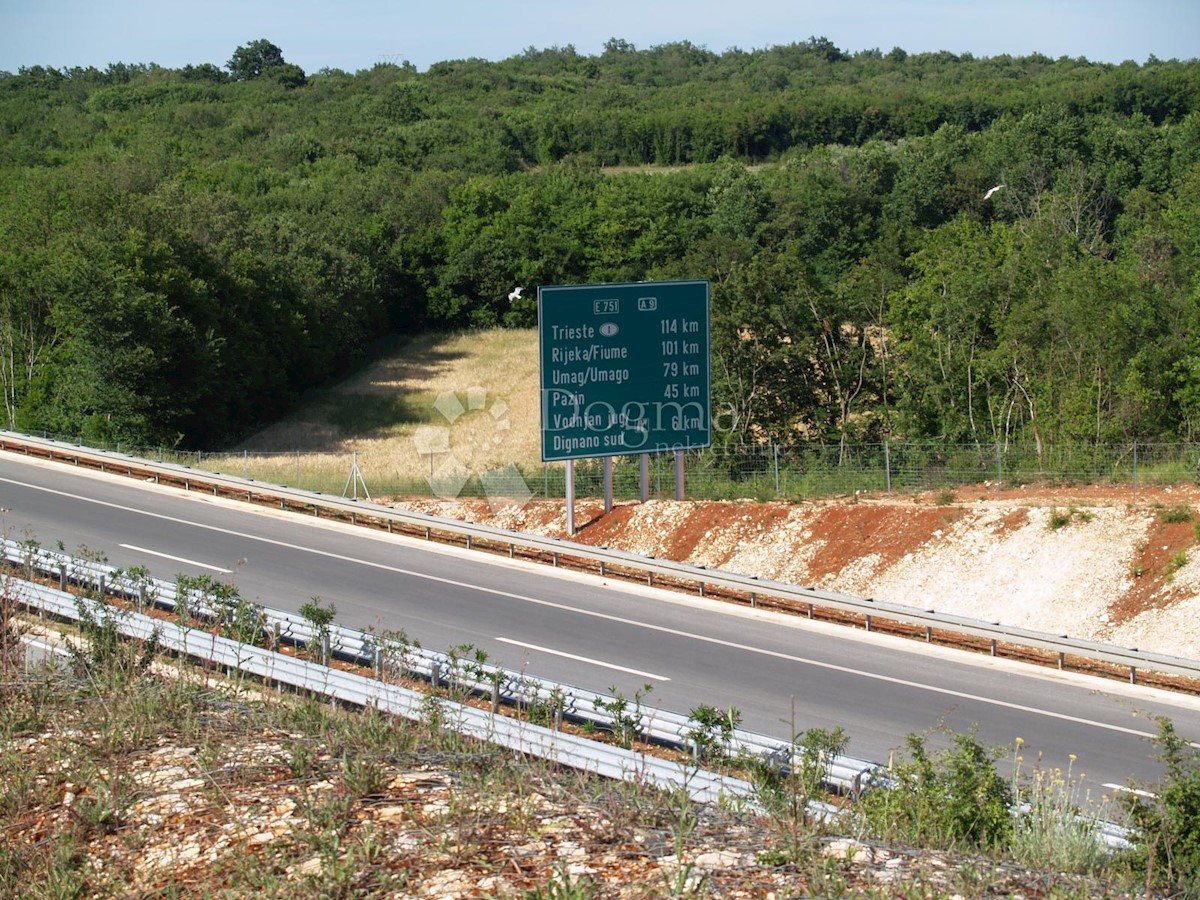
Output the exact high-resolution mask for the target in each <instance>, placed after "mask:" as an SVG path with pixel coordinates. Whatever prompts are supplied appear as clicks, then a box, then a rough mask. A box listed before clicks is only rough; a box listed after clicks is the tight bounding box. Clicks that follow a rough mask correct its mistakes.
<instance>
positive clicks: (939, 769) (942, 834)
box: [861, 730, 1013, 849]
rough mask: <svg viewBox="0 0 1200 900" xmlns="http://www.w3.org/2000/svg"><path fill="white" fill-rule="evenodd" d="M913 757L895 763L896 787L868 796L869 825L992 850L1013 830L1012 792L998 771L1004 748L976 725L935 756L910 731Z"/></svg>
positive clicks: (919, 840)
mask: <svg viewBox="0 0 1200 900" xmlns="http://www.w3.org/2000/svg"><path fill="white" fill-rule="evenodd" d="M907 743H908V754H909V757H910V758H909V759H908V760H906V761H902V762H900V763H897V764H895V765H893V767H892V771H891V776H892V778H893V779H894V782H895V785H896V787H895V789H894V790H890V791H872V792H870V793H868V794H866V795H865V796H864V797H863V798H862V803H861V813H862V815H863V817H864V820H865V823H866V825H867V827H868V829H869V830H870V831H871V832H873V833H874V834H875V835H876V836H878V837H880V838H882V839H884V840H900V841H903V842H905V843H912V844H924V845H926V846H933V847H955V848H960V847H965V848H976V849H989V848H992V847H995V846H997V845H1000V844H1002V843H1006V842H1007V840H1008V838H1009V836H1010V835H1011V833H1012V828H1013V821H1012V813H1011V808H1012V799H1013V798H1012V791H1011V789H1010V787H1009V784H1008V782H1006V781H1005V780H1004V779H1003V778H1001V777H1000V775H999V773H997V771H996V765H995V763H996V760H997V759H999V758H1000V756H1001V755H1002V751H999V750H994V749H987V748H985V747H983V746H982V745H980V744H979V742H978V741H976V739H975V732H974V730H972V731H971V732H969V733H967V734H955V735H953V736H952V742H951V746H950V747H948V748H946V749H945V750H942V751H940V752H938V753H936V754H934V755H932V756H931V755H930V754H929V752H928V751H927V750H926V749H925V740H924V738H922V737H921V736H920V735H916V734H910V735H909V736H908V741H907Z"/></svg>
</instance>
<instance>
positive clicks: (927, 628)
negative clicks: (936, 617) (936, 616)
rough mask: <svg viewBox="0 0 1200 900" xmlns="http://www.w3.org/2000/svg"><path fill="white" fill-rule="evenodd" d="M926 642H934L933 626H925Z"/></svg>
mask: <svg viewBox="0 0 1200 900" xmlns="http://www.w3.org/2000/svg"><path fill="white" fill-rule="evenodd" d="M925 643H927V644H932V643H933V628H931V627H930V626H928V625H926V626H925Z"/></svg>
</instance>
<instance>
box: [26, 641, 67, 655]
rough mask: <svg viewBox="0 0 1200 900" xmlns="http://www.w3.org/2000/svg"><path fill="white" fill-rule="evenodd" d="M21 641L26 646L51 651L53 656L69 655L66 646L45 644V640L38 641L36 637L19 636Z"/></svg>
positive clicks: (46, 651)
mask: <svg viewBox="0 0 1200 900" xmlns="http://www.w3.org/2000/svg"><path fill="white" fill-rule="evenodd" d="M21 642H22V643H24V644H25V646H26V647H32V648H33V649H34V650H41V651H42V652H43V653H53V654H54V655H55V656H70V655H71V652H70V651H69V650H67V648H66V647H61V646H59V645H58V644H47V643H46V642H45V641H39V640H38V639H37V638H30V637H25V638H21Z"/></svg>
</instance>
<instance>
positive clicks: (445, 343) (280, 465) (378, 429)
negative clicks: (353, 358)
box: [205, 329, 541, 491]
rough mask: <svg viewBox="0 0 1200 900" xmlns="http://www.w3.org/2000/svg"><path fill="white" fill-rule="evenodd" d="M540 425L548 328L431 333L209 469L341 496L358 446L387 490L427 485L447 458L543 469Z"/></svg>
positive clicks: (480, 465) (371, 476)
mask: <svg viewBox="0 0 1200 900" xmlns="http://www.w3.org/2000/svg"><path fill="white" fill-rule="evenodd" d="M539 427H540V420H539V413H538V360H537V332H536V330H534V329H521V330H511V329H494V330H490V331H477V332H470V333H461V334H440V335H421V336H419V337H416V338H414V339H412V340H410V341H407V342H405V343H404V344H403V345H401V346H399V347H398V349H395V350H393V351H391V352H388V353H386V354H384V355H382V356H380V357H379V358H377V359H375V360H374V361H373V362H371V363H370V364H368V365H367V366H365V367H364V368H363V369H362V370H361V371H359V372H358V373H356V374H355V375H353V376H352V377H350V378H348V379H346V380H345V381H343V382H341V383H340V384H337V385H335V386H333V387H330V388H327V389H325V390H322V391H320V392H316V393H314V395H313V396H312V397H311V398H308V399H307V400H306V401H305V403H304V404H302V406H301V407H300V408H299V409H298V410H297V411H296V412H295V413H293V414H292V415H291V416H289V417H288V418H287V419H286V420H284V421H281V422H278V423H276V424H274V425H271V426H270V427H268V428H265V429H263V430H262V431H260V432H257V433H256V434H253V435H251V436H250V437H248V438H247V439H246V440H245V441H243V442H242V443H241V444H239V445H238V446H237V447H236V448H234V450H233V452H231V453H230V454H228V455H227V456H225V457H224V458H210V459H206V462H205V467H206V468H216V469H218V470H220V471H226V472H231V473H237V474H247V475H249V476H250V477H254V478H258V479H260V480H263V481H272V482H277V483H282V484H293V485H296V484H298V485H299V486H302V487H310V486H312V487H317V489H319V490H338V491H340V490H341V485H337V486H336V487H335V484H336V482H338V480H339V479H340V480H341V481H342V482H343V483H344V482H345V480H346V479H347V477H348V473H349V471H350V461H351V459H352V454H355V453H356V454H357V461H358V466H359V469H360V471H361V472H362V474H363V477H364V479H365V481H366V483H367V485H368V487H369V488H370V489H371V490H376V488H375V485H377V484H378V485H382V486H388V485H403V484H407V483H414V482H421V481H423V480H425V479H427V478H428V477H429V476H430V473H431V471H433V470H435V469H437V468H439V467H441V466H442V465H444V464H446V463H447V461H449V462H451V463H456V464H458V465H460V466H461V467H462V468H463V469H464V470H465V471H466V472H469V473H475V474H478V473H481V472H483V471H486V470H488V469H493V468H496V467H499V466H503V465H507V464H509V463H512V464H515V465H517V466H520V467H522V468H523V469H525V470H526V471H533V470H535V469H538V468H540V466H541V455H540V447H539ZM298 454H299V455H298ZM382 490H387V488H386V487H384V488H382Z"/></svg>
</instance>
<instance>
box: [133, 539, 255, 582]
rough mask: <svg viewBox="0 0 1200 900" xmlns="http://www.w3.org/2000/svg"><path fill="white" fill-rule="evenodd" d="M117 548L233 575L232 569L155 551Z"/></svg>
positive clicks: (143, 548)
mask: <svg viewBox="0 0 1200 900" xmlns="http://www.w3.org/2000/svg"><path fill="white" fill-rule="evenodd" d="M117 546H118V547H124V548H125V549H126V550H133V551H134V552H135V553H149V554H150V555H151V556H161V557H162V558H163V559H169V560H171V561H172V562H179V563H184V564H185V565H189V566H199V567H200V568H202V569H212V570H213V571H214V572H220V573H221V574H222V575H232V574H233V569H222V568H221V567H220V566H214V565H213V564H212V563H202V562H196V560H194V559H185V558H184V557H182V556H172V555H171V554H169V553H159V552H158V551H157V550H147V549H146V548H145V547H135V546H133V544H118V545H117Z"/></svg>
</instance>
